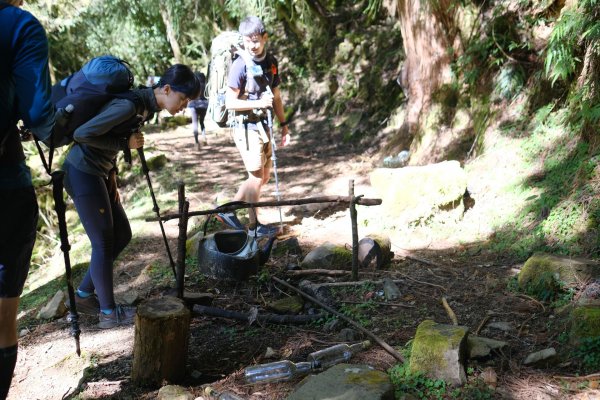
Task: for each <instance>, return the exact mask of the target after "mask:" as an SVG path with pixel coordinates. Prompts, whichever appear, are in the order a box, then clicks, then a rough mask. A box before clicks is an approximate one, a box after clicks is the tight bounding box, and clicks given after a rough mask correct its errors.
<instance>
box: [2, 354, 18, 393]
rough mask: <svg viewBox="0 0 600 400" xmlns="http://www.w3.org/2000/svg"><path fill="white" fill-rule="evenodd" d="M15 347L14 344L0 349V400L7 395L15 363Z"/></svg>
mask: <svg viewBox="0 0 600 400" xmlns="http://www.w3.org/2000/svg"><path fill="white" fill-rule="evenodd" d="M17 349H18V346H17V345H16V344H15V345H14V346H10V347H5V348H3V349H0V400H4V399H6V397H7V396H8V389H10V382H11V381H12V376H13V372H14V370H15V365H16V364H17Z"/></svg>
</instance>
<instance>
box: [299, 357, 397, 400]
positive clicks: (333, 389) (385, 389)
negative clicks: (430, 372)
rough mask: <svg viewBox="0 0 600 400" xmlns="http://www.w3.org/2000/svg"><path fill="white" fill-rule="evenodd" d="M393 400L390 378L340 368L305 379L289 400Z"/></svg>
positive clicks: (361, 368) (361, 369) (364, 370)
mask: <svg viewBox="0 0 600 400" xmlns="http://www.w3.org/2000/svg"><path fill="white" fill-rule="evenodd" d="M309 399H310V400H325V399H344V400H365V399H369V400H393V399H394V387H393V386H392V383H391V382H390V378H389V376H388V375H387V374H386V373H385V372H382V371H377V370H375V369H373V367H370V366H368V365H358V364H338V365H334V366H333V367H331V368H329V369H328V370H326V371H324V372H322V373H320V374H318V375H311V376H309V377H307V378H305V379H304V380H303V381H302V382H301V384H300V386H299V387H298V388H297V389H295V390H294V392H292V394H290V395H289V396H288V397H287V400H309Z"/></svg>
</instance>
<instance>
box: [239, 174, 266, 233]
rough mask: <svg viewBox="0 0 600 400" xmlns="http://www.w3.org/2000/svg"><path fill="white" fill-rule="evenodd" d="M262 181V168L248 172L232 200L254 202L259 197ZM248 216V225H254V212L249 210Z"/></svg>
mask: <svg viewBox="0 0 600 400" xmlns="http://www.w3.org/2000/svg"><path fill="white" fill-rule="evenodd" d="M262 182H263V170H258V171H252V172H248V178H247V179H246V180H245V181H244V182H243V183H242V185H241V186H240V188H239V189H238V191H237V193H236V195H235V197H234V198H233V200H235V201H245V202H247V203H256V202H257V201H258V200H259V199H260V189H261V187H262ZM248 218H249V219H250V226H252V227H253V226H255V225H256V220H257V218H256V215H255V213H253V212H249V213H248Z"/></svg>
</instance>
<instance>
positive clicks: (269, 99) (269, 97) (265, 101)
mask: <svg viewBox="0 0 600 400" xmlns="http://www.w3.org/2000/svg"><path fill="white" fill-rule="evenodd" d="M258 101H259V102H260V104H261V105H260V106H259V107H257V108H273V93H270V92H264V93H263V94H261V95H260V99H259V100H258Z"/></svg>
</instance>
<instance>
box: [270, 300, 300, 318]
mask: <svg viewBox="0 0 600 400" xmlns="http://www.w3.org/2000/svg"><path fill="white" fill-rule="evenodd" d="M303 307H304V300H303V299H302V297H300V296H290V297H284V298H282V299H279V300H276V301H274V302H272V303H269V308H271V309H272V310H273V311H275V312H276V313H279V314H298V313H299V312H300V311H302V308H303Z"/></svg>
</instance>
